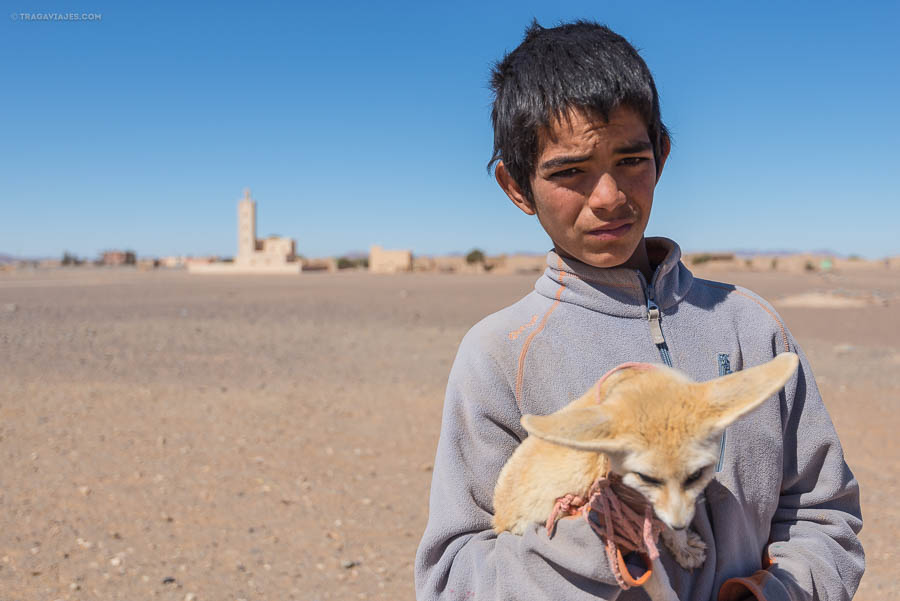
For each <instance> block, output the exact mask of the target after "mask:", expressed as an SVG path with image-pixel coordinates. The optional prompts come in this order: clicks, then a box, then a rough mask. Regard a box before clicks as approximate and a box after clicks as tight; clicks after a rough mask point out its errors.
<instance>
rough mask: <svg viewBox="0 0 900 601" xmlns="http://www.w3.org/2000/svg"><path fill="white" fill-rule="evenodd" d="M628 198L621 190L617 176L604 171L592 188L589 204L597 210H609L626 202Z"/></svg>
mask: <svg viewBox="0 0 900 601" xmlns="http://www.w3.org/2000/svg"><path fill="white" fill-rule="evenodd" d="M626 200H627V199H626V198H625V193H624V192H622V191H621V190H619V186H618V184H616V180H615V178H614V177H613V176H612V175H610V174H609V173H604V174H603V175H601V176H600V178H599V179H598V180H597V183H596V184H594V189H593V190H591V196H590V198H588V206H590V208H591V209H593V210H595V211H609V210H613V209H615V208H617V207H618V206H619V205H622V204H625V201H626Z"/></svg>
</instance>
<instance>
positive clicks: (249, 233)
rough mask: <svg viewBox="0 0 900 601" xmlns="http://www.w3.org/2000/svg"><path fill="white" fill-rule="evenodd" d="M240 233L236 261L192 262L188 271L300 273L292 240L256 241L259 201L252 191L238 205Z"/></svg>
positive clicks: (270, 239) (299, 265) (245, 191)
mask: <svg viewBox="0 0 900 601" xmlns="http://www.w3.org/2000/svg"><path fill="white" fill-rule="evenodd" d="M237 234H238V251H237V255H236V256H235V257H234V261H233V262H230V263H225V262H216V263H210V264H207V265H204V264H197V263H194V262H189V263H188V270H189V271H190V272H191V273H300V271H301V264H300V261H298V260H297V257H296V243H295V242H294V240H293V239H291V238H282V237H279V236H269V237H268V238H265V239H262V240H259V239H257V237H256V201H254V200H253V199H252V198H251V197H250V189H249V188H245V189H244V198H243V199H242V200H241V201H240V202H238V231H237Z"/></svg>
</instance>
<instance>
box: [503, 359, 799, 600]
mask: <svg viewBox="0 0 900 601" xmlns="http://www.w3.org/2000/svg"><path fill="white" fill-rule="evenodd" d="M798 364H799V359H798V358H797V355H795V354H794V353H782V354H780V355H778V356H777V357H775V358H774V359H772V360H771V361H769V362H768V363H765V364H763V365H759V366H756V367H752V368H749V369H745V370H742V371H738V372H735V373H733V374H729V375H726V376H722V377H720V378H716V379H714V380H710V381H709V382H694V381H692V380H691V379H689V378H688V377H687V376H685V375H684V374H682V373H681V372H679V371H677V370H675V369H672V368H669V367H665V366H662V365H653V366H652V367H651V366H646V365H638V366H630V367H624V368H623V369H620V370H618V371H615V372H613V373H611V374H609V376H608V377H606V378H605V379H602V380H601V381H600V382H598V383H597V384H595V385H594V386H593V387H591V389H590V390H588V391H587V393H585V394H584V395H583V396H582V397H580V398H578V399H576V400H574V401H572V402H571V403H569V405H567V406H566V407H564V408H562V409H560V410H559V411H557V412H556V413H552V414H550V415H545V416H536V415H524V416H522V426H523V427H524V428H525V430H526V431H527V432H528V434H529V436H528V438H526V439H525V441H523V442H522V444H521V445H519V447H518V448H517V449H516V451H515V452H514V453H513V455H512V456H511V457H510V458H509V460H508V461H507V462H506V465H504V467H503V469H502V471H501V472H500V477H499V479H498V481H497V486H496V488H495V489H494V519H493V526H494V530H495V531H496V532H497V533H500V532H503V531H509V532H512V533H514V534H522V533H523V532H524V531H525V529H526V528H528V527H529V526H531V525H532V524H534V523H535V522H538V523H544V522H545V521H546V520H547V518H548V517H549V516H550V514H551V512H552V510H553V507H554V504H555V503H556V500H557V499H558V498H560V497H563V496H565V495H566V494H569V493H572V494H575V495H578V496H580V497H582V498H586V497H587V494H588V491H589V489H590V488H591V485H592V484H593V483H594V482H595V481H596V480H597V479H598V478H600V477H602V476H605V475H607V473H608V472H609V473H613V474H616V475H618V476H620V477H621V479H622V482H623V483H624V484H626V485H627V486H629V487H631V488H633V489H635V490H637V491H638V492H640V493H641V494H643V495H644V497H646V499H647V500H648V502H649V503H650V504H651V505H652V507H653V510H654V513H655V514H656V517H658V518H659V519H660V520H661V521H662V522H663V523H664V524H666V525H667V526H668V527H669V528H670V529H671V530H669V529H666V530H664V531H663V540H664V542H665V543H666V546H668V547H669V548H670V550H671V551H672V552H673V555H674V557H675V559H676V560H677V561H678V562H679V563H680V564H681V565H683V566H684V567H696V566H698V565H701V564H702V563H703V561H704V559H705V545H704V544H703V542H702V541H701V540H700V538H699V537H698V536H697V535H696V534H695V533H693V532H690V531H687V530H685V529H686V528H687V526H688V525H689V524H690V523H691V521H692V520H693V517H694V507H695V503H696V501H697V497H698V495H699V494H700V493H701V492H702V491H703V489H704V488H705V487H706V485H707V484H708V483H709V481H710V480H711V479H712V478H713V475H714V470H715V464H716V462H717V461H718V459H719V451H720V440H721V436H722V433H723V431H724V430H725V428H726V427H727V426H728V425H729V424H731V423H733V422H734V421H735V420H737V419H738V418H739V417H741V416H743V415H745V414H747V413H749V412H750V411H753V410H754V409H756V408H757V407H759V406H760V405H761V404H762V403H763V402H764V401H766V399H768V398H769V397H771V396H772V395H773V394H775V393H776V392H778V391H779V390H781V388H782V387H783V386H784V385H785V383H786V382H787V381H788V379H790V377H791V376H792V375H793V373H794V372H795V371H796V369H797V365H798ZM655 563H656V564H658V562H655ZM657 568H658V569H657ZM653 572H654V576H656V575H657V574H659V577H658V578H653V577H651V579H650V581H648V584H647V585H645V588H646V587H650V586H651V583H652V587H655V588H657V589H658V590H657V593H658V594H653V592H654V591H652V590H650V589H649V588H648V592H649V593H651V596H653V597H654V598H658V599H665V598H674V593H673V592H671V587H669V586H668V579H667V578H666V577H665V574H664V573H662V567H661V565H654V570H653ZM654 580H655V581H656V582H654ZM660 580H664V582H660ZM660 591H661V592H660ZM670 594H671V595H670ZM669 595H670V596H669Z"/></svg>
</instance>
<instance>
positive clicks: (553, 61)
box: [488, 20, 669, 204]
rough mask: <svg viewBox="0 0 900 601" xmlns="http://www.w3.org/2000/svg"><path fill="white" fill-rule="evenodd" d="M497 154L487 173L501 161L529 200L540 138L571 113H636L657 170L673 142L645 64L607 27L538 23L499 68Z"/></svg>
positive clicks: (494, 115)
mask: <svg viewBox="0 0 900 601" xmlns="http://www.w3.org/2000/svg"><path fill="white" fill-rule="evenodd" d="M491 89H492V90H493V92H494V108H493V110H492V111H491V121H492V122H493V125H494V154H493V156H492V157H491V160H490V162H489V163H488V171H490V170H491V168H492V167H493V166H494V164H495V163H497V161H501V160H502V161H503V164H504V165H505V166H506V169H507V171H509V174H510V175H511V176H512V178H513V180H514V181H515V182H516V184H518V186H519V188H521V190H522V192H523V194H524V195H525V197H526V198H527V199H528V201H529V202H530V203H532V204H534V198H533V197H532V192H531V177H532V176H533V175H534V169H535V161H536V160H537V154H538V132H539V131H540V130H541V129H543V128H547V127H548V126H549V125H550V124H551V122H552V121H553V120H555V119H562V120H566V119H568V111H569V109H576V110H580V111H584V112H585V113H586V114H588V115H590V116H591V117H596V118H602V119H603V120H604V121H606V120H608V119H609V114H610V112H611V111H612V110H613V109H614V108H616V107H617V106H619V105H626V106H628V107H630V108H632V109H633V110H635V111H636V112H637V113H638V114H639V115H640V116H641V118H642V119H643V120H644V123H645V124H646V126H647V134H648V135H649V136H650V143H651V144H652V145H653V155H654V157H655V158H656V165H657V170H658V169H659V166H660V165H661V164H662V163H661V161H660V157H661V154H662V148H663V145H664V144H665V143H666V139H667V138H668V136H669V132H668V130H667V129H666V126H665V125H663V122H662V119H661V118H660V112H659V96H658V95H657V93H656V85H655V84H654V83H653V76H652V75H651V74H650V69H648V68H647V64H646V63H645V62H644V60H643V59H642V58H641V57H640V55H639V54H638V53H637V50H635V49H634V47H633V46H632V45H631V44H629V43H628V41H627V40H626V39H625V38H623V37H622V36H620V35H619V34H617V33H615V32H614V31H612V30H611V29H609V28H608V27H605V26H603V25H600V24H598V23H595V22H592V21H583V20H579V21H575V22H574V23H567V24H564V25H560V26H558V27H554V28H552V29H545V28H543V27H541V26H540V25H539V24H538V22H537V20H534V21H532V23H531V25H530V26H529V27H528V29H527V30H526V31H525V39H524V40H523V41H522V43H521V44H519V46H518V47H517V48H516V49H515V50H513V51H512V52H510V53H508V54H507V55H506V56H504V57H503V60H501V61H499V62H497V63H496V64H495V65H494V69H493V71H492V73H491Z"/></svg>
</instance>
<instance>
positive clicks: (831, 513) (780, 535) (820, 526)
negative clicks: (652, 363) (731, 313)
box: [718, 334, 865, 601]
mask: <svg viewBox="0 0 900 601" xmlns="http://www.w3.org/2000/svg"><path fill="white" fill-rule="evenodd" d="M787 336H788V344H789V346H790V348H791V350H792V351H793V352H795V353H797V354H798V355H799V356H800V367H799V368H798V371H797V374H795V375H794V377H793V378H792V379H791V380H790V381H789V382H788V385H787V386H786V387H785V395H784V401H785V402H784V404H783V405H782V427H783V429H784V446H783V453H784V457H783V466H784V467H783V476H782V482H781V491H780V497H779V501H778V508H777V509H776V511H775V514H774V516H773V517H772V526H771V531H770V535H769V544H768V547H767V561H768V563H769V564H770V565H769V567H768V568H767V569H764V570H760V571H759V572H757V573H756V574H754V575H753V576H750V577H748V578H732V579H731V580H728V581H726V582H725V584H724V585H723V586H722V589H721V590H720V592H719V597H718V599H719V601H733V600H738V599H744V598H747V599H754V598H755V599H758V600H760V601H763V600H764V601H807V600H810V601H811V600H812V599H821V600H822V601H841V600H848V601H849V599H851V598H852V597H853V594H854V593H855V592H856V587H857V586H858V585H859V581H860V579H861V578H862V575H863V571H864V570H865V556H864V554H863V548H862V545H861V544H860V541H859V538H857V534H858V533H859V531H860V530H861V528H862V514H861V512H860V507H859V485H858V484H857V482H856V478H855V477H854V476H853V474H852V473H851V471H850V468H849V467H847V463H846V462H845V461H844V453H843V450H842V449H841V443H840V441H839V440H838V437H837V433H836V432H835V429H834V425H833V424H832V422H831V418H830V417H829V415H828V412H827V411H826V409H825V406H824V404H823V403H822V397H821V396H820V395H819V390H818V388H817V387H816V382H815V380H814V378H813V374H812V371H811V370H810V367H809V362H808V361H807V359H806V356H805V355H804V354H803V351H802V350H800V348H799V347H798V346H797V343H796V342H795V341H794V339H793V338H792V337H791V336H790V334H787Z"/></svg>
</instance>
